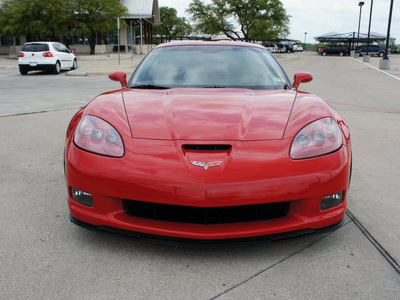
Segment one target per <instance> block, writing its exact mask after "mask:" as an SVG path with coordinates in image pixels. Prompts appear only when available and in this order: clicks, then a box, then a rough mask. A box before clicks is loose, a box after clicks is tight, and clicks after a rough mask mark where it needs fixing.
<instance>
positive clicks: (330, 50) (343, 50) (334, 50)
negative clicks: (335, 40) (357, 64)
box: [320, 46, 350, 56]
mask: <svg viewBox="0 0 400 300" xmlns="http://www.w3.org/2000/svg"><path fill="white" fill-rule="evenodd" d="M321 50H322V51H321V52H320V54H321V55H322V56H326V55H328V54H337V55H339V56H345V55H349V53H350V50H349V49H348V48H347V47H346V46H328V47H326V48H323V49H321Z"/></svg>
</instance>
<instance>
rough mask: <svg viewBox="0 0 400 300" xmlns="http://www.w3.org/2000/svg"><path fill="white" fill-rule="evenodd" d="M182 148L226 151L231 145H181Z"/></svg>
mask: <svg viewBox="0 0 400 300" xmlns="http://www.w3.org/2000/svg"><path fill="white" fill-rule="evenodd" d="M182 147H183V149H185V150H189V151H228V150H230V149H231V148H232V146H231V145H183V146H182Z"/></svg>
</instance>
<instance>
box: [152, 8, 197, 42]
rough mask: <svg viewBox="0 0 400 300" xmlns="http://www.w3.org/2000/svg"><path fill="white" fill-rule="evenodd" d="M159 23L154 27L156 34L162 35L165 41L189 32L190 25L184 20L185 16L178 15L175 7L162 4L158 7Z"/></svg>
mask: <svg viewBox="0 0 400 300" xmlns="http://www.w3.org/2000/svg"><path fill="white" fill-rule="evenodd" d="M160 18H161V24H160V25H156V26H155V27H154V31H155V33H156V34H158V35H160V36H161V39H163V37H164V38H165V40H167V41H171V39H172V38H177V37H178V38H179V37H183V36H185V35H188V34H190V32H191V31H192V27H191V26H190V24H188V23H187V22H186V19H185V18H182V17H178V16H177V12H176V9H175V8H172V7H167V6H162V7H160Z"/></svg>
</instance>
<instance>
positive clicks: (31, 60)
mask: <svg viewBox="0 0 400 300" xmlns="http://www.w3.org/2000/svg"><path fill="white" fill-rule="evenodd" d="M18 67H19V72H20V73H21V74H22V75H26V74H28V72H29V71H33V70H43V71H49V72H52V73H54V74H59V73H60V72H61V70H62V69H71V70H74V69H76V68H77V67H78V62H77V59H76V57H75V55H74V53H73V52H72V51H71V50H69V49H68V48H67V47H66V46H65V45H63V44H61V43H57V42H33V43H26V44H24V46H23V47H22V49H21V51H20V52H19V54H18Z"/></svg>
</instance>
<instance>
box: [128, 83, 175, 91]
mask: <svg viewBox="0 0 400 300" xmlns="http://www.w3.org/2000/svg"><path fill="white" fill-rule="evenodd" d="M130 88H132V89H149V90H151V89H152V90H166V89H170V87H168V86H162V85H154V84H139V85H132V86H131V87H130Z"/></svg>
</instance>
